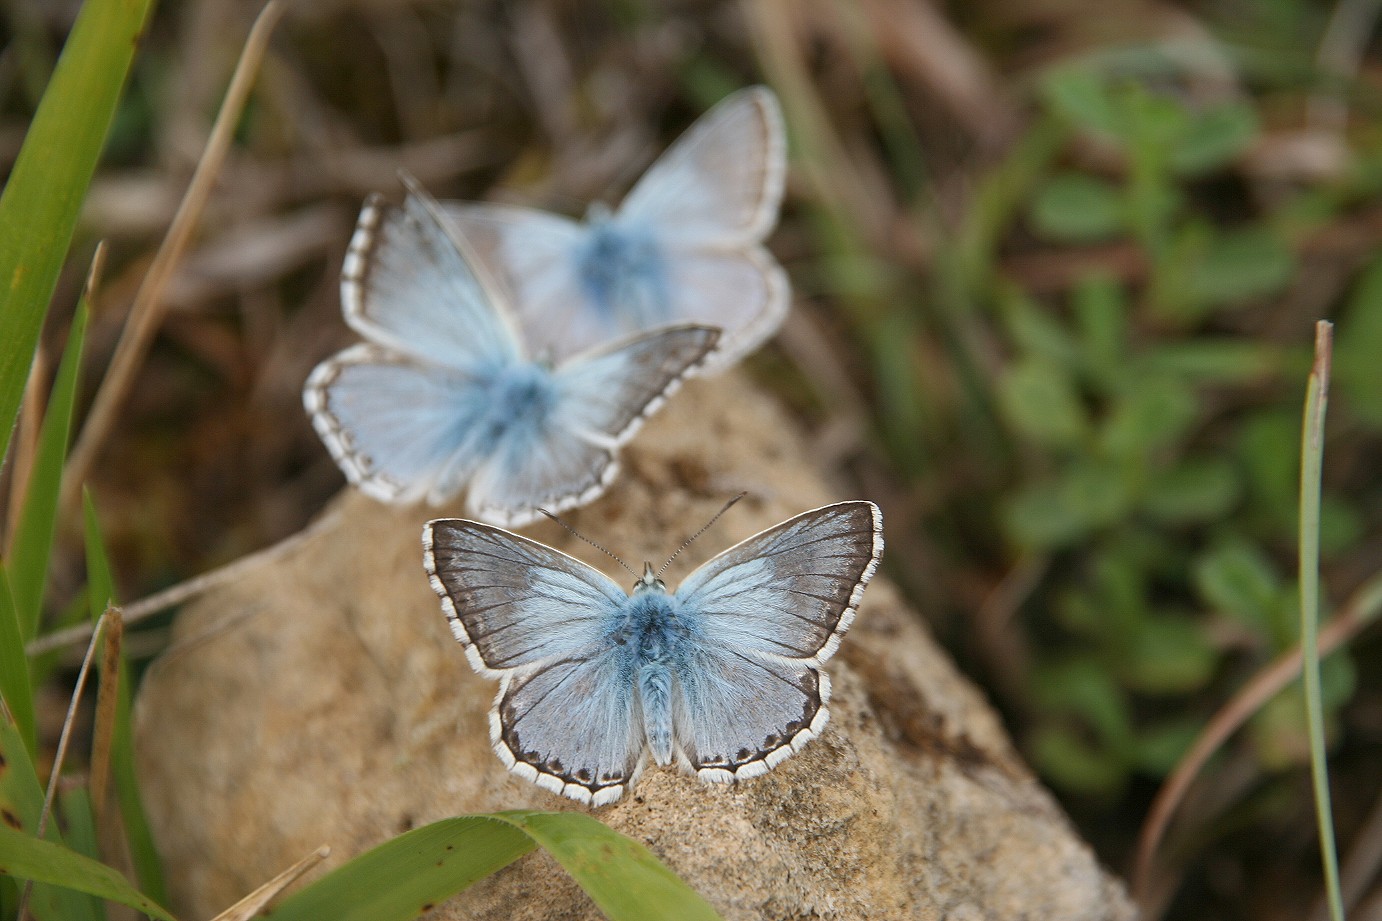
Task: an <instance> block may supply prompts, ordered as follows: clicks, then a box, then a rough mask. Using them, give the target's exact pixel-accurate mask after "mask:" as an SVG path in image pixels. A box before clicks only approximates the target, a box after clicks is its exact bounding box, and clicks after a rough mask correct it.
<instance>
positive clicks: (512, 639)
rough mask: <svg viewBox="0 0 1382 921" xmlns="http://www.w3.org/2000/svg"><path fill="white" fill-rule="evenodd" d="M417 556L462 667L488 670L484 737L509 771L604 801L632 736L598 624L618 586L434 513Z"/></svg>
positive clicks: (627, 761)
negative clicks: (495, 682)
mask: <svg viewBox="0 0 1382 921" xmlns="http://www.w3.org/2000/svg"><path fill="white" fill-rule="evenodd" d="M422 543H423V563H424V565H425V566H426V568H427V574H428V578H429V580H430V581H431V584H432V588H433V590H434V591H436V593H437V595H438V596H439V597H440V598H441V603H442V609H443V610H444V611H445V613H446V617H447V620H448V621H449V622H450V624H451V631H452V633H453V634H454V635H455V637H456V639H457V640H459V641H460V642H461V644H462V645H463V646H464V647H465V651H466V657H467V658H468V659H469V660H470V664H471V666H472V667H474V669H475V670H476V671H477V672H479V673H480V674H482V675H485V676H487V677H497V678H499V679H500V682H501V683H500V688H499V695H498V697H497V698H496V699H495V702H494V708H493V709H492V710H491V711H490V740H491V742H492V743H493V745H494V750H495V751H496V752H497V753H498V755H499V757H500V759H502V760H503V762H504V764H505V765H506V766H507V767H508V768H509V770H511V771H513V772H514V773H515V774H518V775H519V776H521V777H524V778H526V779H528V780H531V781H533V782H535V783H537V784H538V785H539V786H542V787H544V788H546V789H549V790H552V791H553V792H556V793H561V794H563V795H565V796H569V797H571V798H572V799H576V800H580V801H581V802H586V803H594V804H595V805H602V804H603V803H607V802H613V801H614V800H616V799H618V798H619V796H620V795H622V794H623V792H624V790H625V789H626V788H627V787H628V786H630V785H631V784H632V783H633V781H634V780H635V779H636V777H637V775H638V772H639V770H640V769H641V766H642V761H643V756H644V748H645V745H644V741H643V736H642V734H641V721H640V719H639V717H638V713H637V707H638V704H637V701H636V696H635V694H634V691H633V685H632V683H631V680H630V678H629V676H628V675H627V674H626V673H625V672H626V671H627V670H626V669H625V667H624V662H623V660H622V659H621V658H620V651H619V649H620V648H619V647H617V646H615V644H614V643H613V642H612V641H611V640H610V639H609V633H610V629H611V628H610V624H611V622H612V621H613V620H614V619H615V618H617V617H618V615H619V613H620V611H621V610H622V609H623V606H624V605H625V604H626V603H627V601H628V595H627V594H626V593H625V592H624V591H623V590H622V589H620V588H619V586H617V585H615V584H614V582H613V581H611V580H610V579H609V578H607V577H606V576H604V575H602V574H601V573H599V572H597V571H596V570H594V569H592V568H591V567H589V566H587V565H586V564H584V563H582V562H580V561H579V560H576V559H574V558H572V557H569V556H567V555H566V554H564V553H560V552H559V551H556V550H553V549H552V548H550V547H546V546H544V545H542V544H539V543H537V542H536V541H532V540H528V539H527V538H523V537H519V536H518V535H516V534H512V533H510V532H508V531H505V530H502V529H500V528H495V527H490V526H489V525H485V524H480V523H479V522H474V521H465V520H463V519H437V520H435V521H430V522H428V523H427V525H426V527H425V528H424V529H423V534H422Z"/></svg>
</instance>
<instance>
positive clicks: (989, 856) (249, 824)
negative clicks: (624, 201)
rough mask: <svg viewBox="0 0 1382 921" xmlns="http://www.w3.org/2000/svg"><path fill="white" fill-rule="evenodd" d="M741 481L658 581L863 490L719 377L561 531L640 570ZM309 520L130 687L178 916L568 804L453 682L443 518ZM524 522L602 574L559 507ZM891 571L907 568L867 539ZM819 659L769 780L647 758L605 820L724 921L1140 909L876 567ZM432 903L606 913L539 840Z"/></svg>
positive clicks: (479, 683)
mask: <svg viewBox="0 0 1382 921" xmlns="http://www.w3.org/2000/svg"><path fill="white" fill-rule="evenodd" d="M741 489H742V490H748V491H749V493H750V496H749V498H747V499H745V500H744V501H743V502H741V503H740V504H739V505H738V506H736V507H735V508H734V510H732V511H731V512H730V513H729V514H727V515H726V516H725V517H724V518H722V519H721V520H720V521H719V522H718V523H717V524H716V525H715V526H714V527H713V528H712V529H711V530H710V531H709V532H707V533H706V534H705V535H704V536H703V537H701V538H700V539H699V540H698V541H697V542H696V543H695V544H693V545H692V546H691V547H690V548H689V549H688V550H687V551H686V552H685V553H683V554H682V556H681V557H680V558H678V560H677V562H676V563H675V564H673V567H672V569H670V570H669V571H668V576H667V578H668V580H669V583H670V584H673V585H674V584H675V583H676V582H677V581H678V580H679V579H680V578H681V577H683V576H685V574H686V573H688V572H690V571H691V569H692V568H693V567H694V566H695V565H698V564H699V563H700V562H703V561H704V560H705V559H708V558H709V557H710V556H712V555H714V554H715V553H717V552H718V551H719V550H721V549H723V548H725V547H727V546H729V545H730V544H731V543H733V542H735V541H737V540H739V539H741V538H743V537H746V536H748V535H749V534H752V533H754V532H756V531H758V530H760V529H762V528H764V527H767V526H769V525H772V524H775V523H777V522H778V521H781V520H783V519H785V518H787V517H789V516H790V515H793V514H795V513H797V512H800V511H803V510H805V509H808V508H812V507H815V506H818V505H822V504H825V503H827V502H830V501H833V500H837V499H840V498H855V497H853V496H850V497H845V496H839V495H833V494H832V493H831V492H830V491H829V490H828V489H827V487H826V485H825V484H824V483H823V481H822V478H821V477H820V476H819V475H818V474H817V473H815V472H814V471H813V469H812V467H811V463H810V461H809V458H808V457H807V452H806V450H805V447H804V443H803V441H802V439H801V438H800V436H799V435H798V434H797V433H796V432H795V430H794V428H793V426H792V425H791V423H790V422H789V421H788V420H787V418H786V417H785V416H784V414H783V413H782V412H781V410H780V409H778V408H777V407H776V405H775V404H773V403H772V402H771V401H770V400H768V399H767V398H765V397H764V396H762V395H761V394H760V393H758V392H757V391H756V390H755V389H754V388H753V387H752V385H751V384H749V383H747V382H746V380H745V379H744V378H743V377H741V376H738V375H735V374H730V375H726V376H724V377H721V378H718V379H715V380H708V381H696V382H693V383H692V384H690V385H688V386H687V387H686V388H685V389H684V390H683V391H682V392H681V393H679V394H678V395H677V396H676V397H675V398H674V399H673V400H671V401H670V403H669V405H668V406H667V407H666V408H665V409H664V410H663V411H662V413H660V414H659V416H658V417H656V418H655V419H653V420H652V422H650V424H649V425H648V426H647V428H645V429H644V431H643V432H642V433H641V434H640V435H639V437H638V438H637V439H635V441H634V443H633V444H632V445H630V446H629V447H628V448H626V449H625V452H624V469H623V472H622V473H621V475H620V477H619V478H618V479H617V480H616V481H615V484H614V486H613V488H612V489H611V491H610V493H609V494H608V495H607V496H606V497H604V498H603V499H601V500H600V501H598V502H596V503H594V504H593V505H591V506H589V507H587V508H585V509H583V510H580V511H579V512H575V513H572V514H571V515H570V516H569V520H570V522H571V523H572V524H573V525H574V526H575V527H577V528H578V529H579V530H580V531H581V532H582V533H584V534H586V535H588V536H589V537H591V538H592V539H594V540H597V541H599V542H601V543H603V544H605V545H606V546H608V547H609V548H610V549H611V550H613V551H615V552H616V553H618V554H620V555H621V556H623V557H624V558H625V559H626V560H629V561H630V562H631V563H633V564H634V565H635V568H637V563H639V562H641V561H643V560H645V559H647V560H653V561H657V562H660V561H662V560H664V559H666V558H667V556H668V555H669V554H670V553H671V552H672V551H673V550H675V549H676V547H677V545H678V544H680V543H681V541H682V540H683V539H684V538H685V537H686V536H687V535H688V534H690V533H692V532H693V531H694V530H695V529H696V528H698V527H699V526H700V525H701V524H702V523H703V522H705V521H706V520H708V519H709V517H710V516H711V515H712V514H713V513H714V512H715V511H716V510H718V508H719V507H720V505H721V504H722V503H723V502H724V500H725V498H726V497H727V496H729V495H731V494H732V493H734V492H736V491H738V490H741ZM442 512H443V513H458V512H459V508H456V509H450V510H446V509H444V510H442ZM327 514H328V515H329V516H330V518H329V520H328V521H327V522H326V523H325V526H324V527H322V528H321V529H319V530H318V532H317V533H315V534H314V535H313V536H312V537H310V538H309V539H308V540H306V541H305V542H304V543H302V544H301V545H299V546H297V547H296V548H295V549H294V550H293V551H292V552H290V553H287V554H285V555H283V556H281V557H279V558H278V559H275V560H273V561H271V562H268V563H266V564H264V565H263V566H262V567H261V568H259V569H258V570H257V571H255V572H253V573H252V574H250V575H248V576H246V577H245V578H243V579H242V580H240V581H239V582H237V583H236V584H234V585H232V586H228V587H226V588H224V589H221V590H219V591H217V592H216V593H214V594H212V595H209V596H207V597H205V598H203V599H202V600H201V601H200V602H199V603H198V604H196V605H194V606H193V607H191V608H189V609H188V610H186V611H185V612H183V614H182V615H181V616H180V617H179V619H178V621H177V625H176V628H175V642H174V645H173V647H172V648H170V650H169V652H168V653H167V654H165V656H164V657H163V659H162V660H161V661H160V662H159V663H158V664H157V665H156V666H155V667H154V668H153V669H151V671H150V673H149V674H148V676H147V678H146V680H145V681H144V684H143V687H142V690H141V692H140V697H139V702H138V713H137V715H138V743H139V744H138V750H139V753H140V771H141V774H142V780H143V785H144V791H145V796H146V798H147V807H148V811H149V815H150V818H151V820H152V822H153V826H154V831H155V835H156V838H157V841H158V845H159V848H160V850H161V851H162V853H163V855H164V857H165V859H166V860H167V866H168V872H169V876H170V878H171V880H172V883H171V885H172V889H173V893H174V897H175V904H176V907H177V908H180V909H181V910H182V911H183V912H184V913H185V914H186V915H187V916H191V917H209V916H211V915H212V914H214V913H215V912H216V911H217V910H219V909H221V908H223V907H225V906H226V905H228V904H230V903H231V902H232V901H233V900H235V899H236V898H238V897H239V896H241V895H243V894H244V893H245V892H247V891H248V890H250V889H252V888H254V887H255V886H257V885H258V884H259V883H261V882H263V881H264V880H265V879H267V878H268V877H270V876H271V875H273V874H274V873H277V872H278V871H280V870H282V869H283V868H284V867H286V866H288V865H289V864H291V863H292V862H293V861H295V860H297V859H298V858H300V857H302V856H303V855H305V854H307V853H308V852H309V851H311V850H312V849H313V848H315V847H317V846H318V845H320V844H322V843H329V844H330V845H332V847H333V848H334V852H333V854H332V857H331V862H332V863H333V864H334V863H339V862H342V861H344V860H345V859H346V858H348V857H350V856H353V855H355V854H358V853H360V852H361V851H363V850H365V849H367V848H369V847H371V846H373V845H375V844H377V843H379V842H381V841H383V840H385V839H387V838H389V837H391V836H392V835H394V834H397V833H399V832H401V831H404V830H406V829H408V828H412V827H415V826H417V825H421V824H425V823H428V822H431V821H434V820H436V819H440V818H444V817H446V816H451V815H455V814H459V813H468V812H485V811H492V810H499V809H515V808H541V809H581V808H584V807H581V806H578V805H577V804H575V803H573V802H571V801H570V800H565V799H562V798H561V797H558V796H556V795H553V794H551V793H548V792H546V791H544V790H541V789H539V788H538V787H536V786H534V785H532V784H530V783H527V782H525V781H523V780H520V779H519V778H517V777H514V776H513V775H511V774H509V773H507V772H506V771H505V770H504V767H503V765H502V764H501V763H500V761H499V759H498V758H497V757H496V756H495V755H494V753H493V752H492V751H491V749H490V745H489V736H488V732H487V728H486V726H487V722H486V720H487V713H488V710H489V707H490V703H491V700H492V699H493V697H494V694H495V691H496V689H497V686H496V684H495V683H494V682H492V681H488V680H485V679H483V678H480V677H479V676H477V675H476V674H475V673H474V672H472V671H471V669H470V667H469V665H468V664H467V663H466V659H465V655H464V654H463V652H462V649H461V647H460V645H459V644H457V643H456V642H455V641H454V640H453V639H452V638H451V636H450V634H449V631H448V630H447V626H446V623H445V621H444V618H443V616H442V613H441V609H440V606H439V604H438V601H437V598H436V597H435V596H434V595H433V593H432V591H431V589H430V588H429V587H428V584H427V579H426V577H425V576H424V573H423V569H422V562H421V547H420V542H419V534H420V532H421V529H422V524H423V522H424V521H425V520H426V519H427V518H429V517H434V516H436V515H437V514H438V513H437V512H436V511H435V510H428V509H425V508H411V509H394V508H388V507H385V506H383V505H380V504H378V503H376V502H373V501H372V500H369V499H367V498H364V497H363V496H360V495H358V494H355V493H347V494H345V495H343V496H342V497H340V498H339V499H338V500H337V501H336V502H335V504H334V506H333V508H332V510H331V511H329V512H328V513H327ZM886 515H887V510H886V509H884V517H885V520H884V529H885V535H886V529H887V521H886ZM525 533H529V534H531V535H533V536H535V537H536V538H537V539H539V540H543V541H546V542H548V543H550V544H552V545H553V546H556V547H558V548H560V549H562V550H565V551H566V552H568V553H572V554H573V555H575V556H578V557H580V558H582V559H585V560H587V561H588V562H590V563H591V564H592V565H595V566H596V567H599V568H602V569H604V570H605V571H607V572H611V571H612V569H613V566H614V564H613V563H612V561H610V560H608V559H605V558H602V557H601V556H600V554H599V553H598V552H597V551H595V550H593V549H592V548H590V547H588V546H586V545H585V544H582V543H579V542H578V541H576V540H574V539H573V538H571V537H570V536H569V535H567V534H566V533H565V532H563V531H562V530H561V529H559V528H558V527H557V526H555V525H553V524H551V523H546V522H544V523H543V525H541V526H534V527H532V528H529V529H526V532H525ZM883 562H884V569H883V572H884V573H886V571H887V568H888V567H889V566H906V565H907V561H906V560H903V559H889V557H888V555H887V551H886V550H885V551H884V561H883ZM611 574H615V572H611ZM618 574H619V575H620V576H621V578H620V581H621V582H623V581H631V580H629V579H627V578H626V577H624V574H622V573H618ZM827 670H828V671H829V673H830V675H831V677H832V679H833V680H834V695H833V699H832V701H831V719H830V723H829V725H828V726H827V727H826V729H825V731H824V733H823V734H822V736H821V737H820V738H819V739H816V740H815V741H813V742H811V743H810V744H809V745H807V746H806V748H805V749H803V751H802V752H801V753H800V754H798V755H796V756H795V757H793V758H790V759H788V760H787V761H786V762H784V763H783V764H782V765H780V766H779V767H778V768H777V769H776V770H774V771H772V772H770V773H769V774H767V775H765V776H763V777H760V778H757V779H754V780H749V781H745V782H743V783H740V784H737V785H733V786H718V785H708V784H704V783H701V782H700V781H698V780H697V779H695V778H694V777H690V776H686V775H683V774H680V773H678V772H676V771H675V770H672V769H659V768H656V767H651V768H649V769H648V770H647V771H646V772H645V773H644V775H643V777H642V779H641V780H640V781H639V782H638V784H637V786H636V787H635V788H634V790H633V791H632V793H631V795H628V796H626V797H625V798H624V799H623V800H622V801H620V802H619V803H616V804H614V805H613V806H609V807H605V808H603V809H600V810H597V814H598V816H599V817H600V818H601V819H602V820H603V821H605V822H606V823H608V824H609V825H611V826H612V827H614V828H615V829H617V830H619V831H621V832H623V833H624V834H627V835H630V836H632V837H634V838H636V839H638V840H640V841H643V842H645V843H646V844H647V845H648V846H649V847H650V848H651V849H652V850H653V851H654V852H655V853H656V854H657V855H658V856H659V857H661V858H662V859H663V860H664V861H666V863H667V864H668V865H670V866H671V868H672V869H673V870H674V871H676V872H677V873H678V874H679V875H680V876H681V877H682V878H683V879H685V880H686V881H687V882H689V883H690V884H691V885H692V886H694V887H695V888H696V889H697V890H698V891H700V892H701V893H703V894H704V895H705V897H706V898H707V899H709V901H710V902H711V903H712V904H713V905H714V906H715V907H716V908H717V909H718V910H719V911H720V912H721V913H722V914H723V915H724V917H725V918H726V919H730V921H739V919H743V921H748V919H784V921H785V919H806V918H821V919H827V918H828V919H865V918H868V919H894V918H896V919H904V918H906V919H910V918H916V919H952V921H968V919H1026V918H1030V919H1042V921H1047V919H1062V921H1115V919H1128V918H1131V917H1132V916H1133V911H1132V909H1131V907H1130V905H1129V902H1128V900H1127V898H1126V896H1125V895H1124V893H1123V890H1122V887H1121V886H1120V884H1119V883H1118V882H1116V881H1115V880H1114V879H1112V878H1111V877H1110V876H1109V875H1107V874H1106V873H1105V872H1104V871H1103V870H1102V869H1101V868H1100V866H1099V865H1098V863H1097V861H1096V860H1095V858H1094V856H1093V854H1092V853H1091V852H1090V850H1089V848H1088V847H1087V846H1086V845H1085V844H1084V843H1083V842H1081V841H1080V840H1079V838H1078V837H1077V836H1076V835H1075V833H1074V832H1073V831H1072V829H1071V827H1070V825H1069V822H1068V821H1067V820H1066V818H1065V817H1064V816H1063V815H1062V813H1061V812H1060V810H1059V809H1058V807H1057V806H1056V805H1055V803H1054V802H1053V800H1052V798H1051V797H1050V795H1049V794H1048V793H1047V792H1046V791H1045V790H1044V789H1042V787H1041V786H1040V785H1039V784H1038V783H1037V782H1036V781H1035V780H1034V779H1033V777H1032V776H1031V774H1030V772H1029V771H1028V769H1027V768H1026V767H1025V766H1024V765H1023V763H1022V762H1021V760H1020V759H1019V758H1018V757H1017V755H1016V754H1015V752H1014V751H1013V748H1012V746H1011V744H1010V742H1009V741H1008V739H1007V737H1006V735H1005V733H1004V731H1003V729H1002V727H1001V726H1000V724H999V722H998V719H997V717H996V716H995V714H994V713H993V711H992V710H991V709H990V708H989V707H988V705H987V704H986V703H985V702H984V700H983V699H982V697H981V695H980V694H979V693H978V691H976V689H975V688H974V687H973V686H972V685H971V684H970V683H969V682H968V681H967V680H965V679H964V678H963V677H961V676H960V675H959V674H958V673H957V672H956V670H955V668H954V666H953V665H952V664H951V662H950V661H949V659H948V658H947V657H946V656H945V654H944V653H943V652H941V651H940V650H939V649H938V648H937V646H936V645H935V643H934V642H933V641H932V639H931V637H930V635H929V634H928V633H927V631H926V629H925V627H924V626H923V625H922V622H921V619H920V618H919V616H918V615H917V614H916V613H915V612H914V611H911V610H909V609H908V608H907V607H906V605H905V604H904V603H903V602H902V600H901V599H900V598H899V597H898V594H897V592H896V591H895V590H894V589H893V587H892V586H891V585H890V584H889V583H888V580H887V578H886V576H880V577H879V578H876V579H875V580H874V581H873V583H872V585H871V586H870V587H869V589H868V590H867V592H865V595H864V601H863V604H862V606H861V608H860V611H859V615H858V618H857V619H856V620H855V622H854V626H853V629H852V630H851V631H850V633H849V635H848V636H847V637H846V638H845V641H844V643H843V645H842V646H841V648H840V651H839V653H838V654H837V655H836V656H835V658H834V659H833V660H832V661H831V662H830V663H829V665H828V668H827ZM430 917H433V918H448V919H449V918H480V919H500V918H515V919H538V918H542V919H587V918H599V917H600V914H599V912H598V910H597V909H596V908H595V907H594V905H593V904H592V903H591V902H590V901H589V899H587V898H586V897H585V896H584V895H583V894H582V893H581V892H580V890H579V889H578V888H577V887H576V886H575V884H574V883H573V882H572V881H571V880H570V879H569V877H567V876H566V875H565V874H564V873H562V871H561V870H560V869H559V868H558V867H557V865H556V864H555V862H554V861H552V860H551V859H550V858H549V857H547V856H545V855H543V854H541V853H535V854H533V855H530V856H528V857H526V858H523V859H522V860H520V861H518V862H517V863H516V864H514V865H513V866H510V867H509V868H507V869H505V870H503V871H501V872H500V873H498V874H496V875H495V876H493V877H491V878H490V879H488V880H485V881H483V882H481V883H480V884H478V885H476V886H475V887H473V888H472V889H471V890H469V891H468V892H465V893H462V894H461V895H460V896H459V897H458V898H456V899H455V900H453V901H451V902H449V903H447V904H446V905H443V906H441V907H439V908H437V909H436V910H435V911H434V912H433V913H432V915H430Z"/></svg>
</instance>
